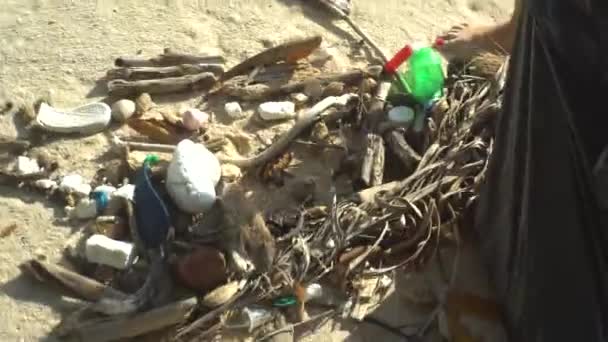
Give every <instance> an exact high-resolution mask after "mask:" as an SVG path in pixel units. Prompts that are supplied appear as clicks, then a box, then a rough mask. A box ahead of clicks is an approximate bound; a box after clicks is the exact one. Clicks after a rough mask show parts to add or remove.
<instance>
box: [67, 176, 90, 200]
mask: <svg viewBox="0 0 608 342" xmlns="http://www.w3.org/2000/svg"><path fill="white" fill-rule="evenodd" d="M59 189H60V190H61V191H64V192H67V193H74V194H76V195H80V196H82V197H86V196H88V195H89V193H91V185H89V184H87V183H85V182H84V180H83V179H82V176H81V175H79V174H72V175H67V176H65V177H63V179H62V180H61V183H60V184H59Z"/></svg>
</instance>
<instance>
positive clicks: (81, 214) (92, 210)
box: [68, 198, 97, 220]
mask: <svg viewBox="0 0 608 342" xmlns="http://www.w3.org/2000/svg"><path fill="white" fill-rule="evenodd" d="M68 215H69V216H70V218H72V219H78V220H86V219H91V218H94V217H95V216H97V202H96V201H95V200H92V199H88V198H83V199H81V200H80V202H78V204H77V205H76V207H75V208H74V209H73V210H68Z"/></svg>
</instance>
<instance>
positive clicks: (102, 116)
mask: <svg viewBox="0 0 608 342" xmlns="http://www.w3.org/2000/svg"><path fill="white" fill-rule="evenodd" d="M111 118H112V110H111V109H110V106H108V105H107V104H105V103H103V102H95V103H89V104H87V105H84V106H81V107H78V108H74V109H72V110H65V111H62V110H57V109H55V108H53V107H51V106H49V105H48V104H46V103H44V102H43V103H41V104H40V108H39V109H38V115H37V116H36V123H37V124H38V125H39V126H40V127H42V128H44V129H45V130H47V131H49V132H56V133H83V134H89V133H97V132H99V131H102V130H103V129H105V128H106V127H107V126H108V125H109V124H110V119H111Z"/></svg>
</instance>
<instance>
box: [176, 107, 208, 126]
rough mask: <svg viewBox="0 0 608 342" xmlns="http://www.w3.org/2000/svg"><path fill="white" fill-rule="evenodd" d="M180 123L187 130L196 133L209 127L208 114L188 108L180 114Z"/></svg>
mask: <svg viewBox="0 0 608 342" xmlns="http://www.w3.org/2000/svg"><path fill="white" fill-rule="evenodd" d="M182 123H183V125H184V127H186V129H187V130H190V131H196V130H199V129H201V128H205V127H207V126H208V125H209V114H207V113H205V112H203V111H201V110H199V109H196V108H190V109H188V110H186V111H185V112H183V113H182Z"/></svg>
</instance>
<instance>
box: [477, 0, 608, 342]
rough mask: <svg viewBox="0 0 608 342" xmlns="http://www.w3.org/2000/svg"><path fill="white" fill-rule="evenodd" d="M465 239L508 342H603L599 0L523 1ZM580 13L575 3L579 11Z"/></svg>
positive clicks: (606, 57) (605, 246)
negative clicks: (489, 284) (472, 225)
mask: <svg viewBox="0 0 608 342" xmlns="http://www.w3.org/2000/svg"><path fill="white" fill-rule="evenodd" d="M523 2H524V3H525V4H526V6H524V7H525V8H524V9H523V12H522V16H521V18H520V22H519V28H518V33H517V40H516V46H515V48H514V51H513V53H512V56H511V65H510V70H509V75H508V80H507V85H506V88H505V97H504V103H503V108H504V111H503V113H502V114H501V117H500V119H499V123H498V127H497V130H496V144H495V147H494V152H493V155H492V160H491V161H490V167H489V169H488V173H487V179H486V184H485V186H484V189H483V190H482V193H481V196H480V201H479V207H478V216H477V221H476V229H477V231H478V234H479V238H480V243H481V249H482V255H483V256H484V258H485V260H486V261H487V263H488V267H489V269H490V274H491V275H492V277H493V281H494V283H495V285H496V289H497V293H498V296H499V299H500V301H501V302H502V304H503V308H504V316H505V321H506V325H507V330H508V332H509V340H510V341H515V342H522V341H534V342H557V341H571V342H574V341H581V342H592V341H608V338H607V330H608V329H607V328H608V324H607V323H608V321H607V318H608V315H607V314H608V306H607V304H608V267H607V263H606V262H607V261H608V238H607V237H608V232H607V231H606V229H605V228H603V226H602V224H601V218H600V214H601V213H600V210H599V209H598V206H597V201H596V197H595V194H594V187H593V185H592V183H593V178H592V174H591V168H592V165H593V164H594V163H595V160H596V159H597V157H598V155H599V154H600V152H601V150H602V149H603V148H604V146H605V145H606V144H607V143H608V108H607V107H606V106H605V105H603V103H605V101H603V99H604V98H607V97H608V81H607V80H608V76H607V75H608V67H607V66H608V45H607V44H606V36H608V28H607V27H606V23H607V22H608V16H607V15H606V9H605V7H606V5H604V4H602V3H604V2H605V3H608V1H606V0H588V1H585V0H583V1H578V0H523ZM581 3H587V6H585V5H584V4H583V5H581Z"/></svg>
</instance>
